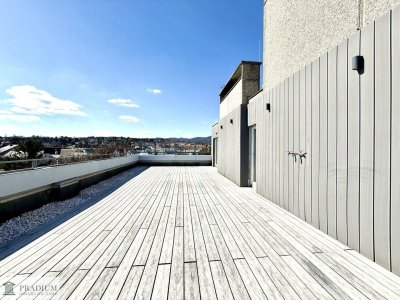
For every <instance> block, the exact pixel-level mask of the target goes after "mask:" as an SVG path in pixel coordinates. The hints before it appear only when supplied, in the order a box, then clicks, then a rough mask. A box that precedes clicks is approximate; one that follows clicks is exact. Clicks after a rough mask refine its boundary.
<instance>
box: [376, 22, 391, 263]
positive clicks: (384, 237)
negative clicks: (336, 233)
mask: <svg viewBox="0 0 400 300" xmlns="http://www.w3.org/2000/svg"><path fill="white" fill-rule="evenodd" d="M390 50H391V48H390V14H389V15H385V16H383V17H381V18H379V19H378V20H377V21H376V22H375V98H376V99H379V104H378V103H376V105H375V162H374V169H375V173H374V200H375V201H374V237H375V240H374V241H375V261H376V262H378V263H379V264H380V265H382V266H384V267H385V268H387V269H390V265H391V258H390V159H391V153H390V137H391V112H390V110H391V82H390V78H391V77H390V76H391V75H390V57H391V55H390Z"/></svg>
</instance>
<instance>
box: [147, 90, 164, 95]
mask: <svg viewBox="0 0 400 300" xmlns="http://www.w3.org/2000/svg"><path fill="white" fill-rule="evenodd" d="M147 92H149V93H150V94H161V93H162V90H160V89H147Z"/></svg>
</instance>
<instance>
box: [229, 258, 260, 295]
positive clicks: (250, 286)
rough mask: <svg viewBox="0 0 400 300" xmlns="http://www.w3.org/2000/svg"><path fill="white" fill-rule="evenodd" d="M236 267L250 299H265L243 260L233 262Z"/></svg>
mask: <svg viewBox="0 0 400 300" xmlns="http://www.w3.org/2000/svg"><path fill="white" fill-rule="evenodd" d="M235 264H236V267H237V268H238V270H239V273H240V275H241V277H242V279H243V282H244V284H245V286H246V289H247V291H248V292H249V295H250V298H251V299H267V297H266V296H265V294H264V292H263V290H262V288H261V287H260V285H259V284H258V282H257V279H256V278H255V277H254V275H253V273H252V271H251V269H250V267H249V265H248V264H247V262H246V261H245V260H244V259H237V260H235Z"/></svg>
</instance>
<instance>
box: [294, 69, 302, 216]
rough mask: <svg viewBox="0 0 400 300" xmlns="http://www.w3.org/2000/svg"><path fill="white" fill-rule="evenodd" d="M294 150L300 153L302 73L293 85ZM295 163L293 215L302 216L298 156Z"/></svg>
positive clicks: (296, 77) (296, 76)
mask: <svg viewBox="0 0 400 300" xmlns="http://www.w3.org/2000/svg"><path fill="white" fill-rule="evenodd" d="M293 143H294V144H293V149H294V151H295V152H297V153H298V152H300V72H296V73H295V74H294V85H293ZM296 159H297V161H296V160H295V162H294V166H293V168H294V170H293V214H294V215H296V216H299V215H300V212H299V174H300V160H299V159H298V156H297V157H296Z"/></svg>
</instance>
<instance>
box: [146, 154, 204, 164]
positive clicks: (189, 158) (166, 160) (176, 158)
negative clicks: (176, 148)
mask: <svg viewBox="0 0 400 300" xmlns="http://www.w3.org/2000/svg"><path fill="white" fill-rule="evenodd" d="M139 157H140V158H139V161H140V163H143V164H157V163H158V164H186V165H190V164H194V165H198V164H211V155H140V156H139Z"/></svg>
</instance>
